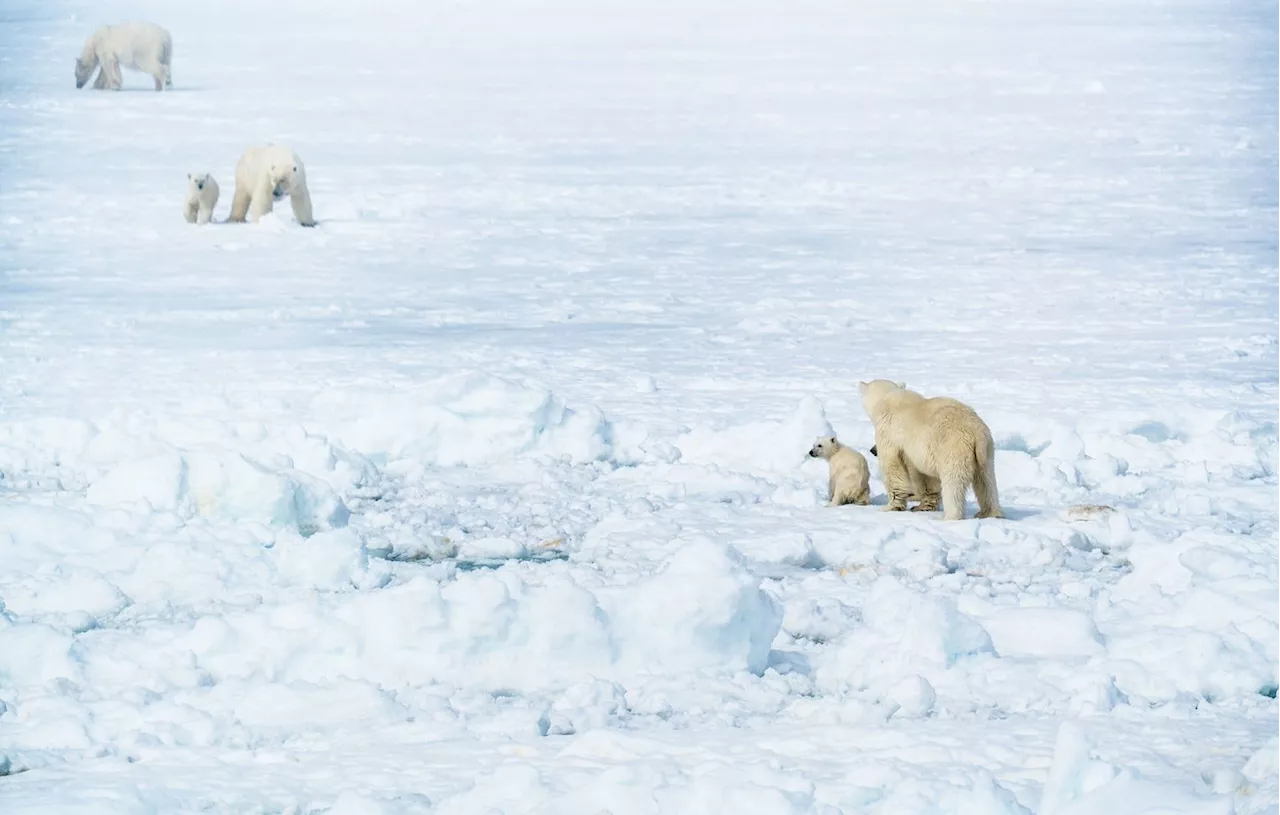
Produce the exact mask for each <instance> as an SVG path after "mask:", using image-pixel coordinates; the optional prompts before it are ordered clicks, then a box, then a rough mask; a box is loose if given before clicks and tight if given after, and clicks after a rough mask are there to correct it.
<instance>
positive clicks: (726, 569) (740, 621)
mask: <svg viewBox="0 0 1280 815" xmlns="http://www.w3.org/2000/svg"><path fill="white" fill-rule="evenodd" d="M612 616H613V617H614V619H615V623H616V625H617V626H618V628H619V630H620V631H621V632H622V641H623V646H624V648H625V649H626V650H624V652H623V654H622V657H623V660H624V662H629V663H630V666H631V667H632V668H634V669H636V670H639V671H658V672H661V671H665V670H689V669H704V670H707V669H718V670H725V671H730V672H732V671H740V670H748V671H751V672H752V673H756V674H759V673H761V672H763V671H764V668H765V665H766V664H767V663H768V660H769V646H770V645H771V643H772V642H773V638H774V637H775V636H777V633H778V630H779V629H780V628H781V626H782V609H781V607H780V606H779V605H778V604H777V603H776V602H775V601H774V600H773V598H772V597H770V596H769V595H768V594H766V593H765V592H764V591H762V590H761V588H760V580H759V579H758V578H756V577H754V576H752V575H751V574H750V572H748V571H747V568H746V565H745V561H744V560H743V558H742V556H741V555H740V554H739V553H738V552H737V550H735V549H732V548H730V547H728V546H725V545H723V544H718V543H713V542H711V541H694V542H691V543H688V544H686V545H685V546H683V547H682V548H681V549H679V550H678V551H677V552H676V553H675V554H674V555H673V556H672V557H671V558H670V559H669V560H668V561H667V562H666V563H665V564H664V565H663V567H662V568H661V569H660V570H659V571H658V573H657V574H656V575H654V576H653V577H652V578H651V579H649V580H648V581H647V582H645V583H642V584H640V585H639V586H637V587H636V588H635V589H634V590H632V591H631V592H629V593H628V594H627V595H625V596H623V597H622V598H621V599H620V601H619V603H618V608H617V609H616V610H615V611H614V612H613V614H612Z"/></svg>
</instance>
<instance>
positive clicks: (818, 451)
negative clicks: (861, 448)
mask: <svg viewBox="0 0 1280 815" xmlns="http://www.w3.org/2000/svg"><path fill="white" fill-rule="evenodd" d="M809 457H810V458H825V459H826V460H827V467H828V470H829V472H830V478H829V480H828V489H829V491H830V494H831V503H830V504H829V505H828V506H833V507H838V506H840V505H842V504H859V505H862V506H865V505H867V504H869V503H871V470H869V469H868V468H867V460H866V458H864V457H863V455H862V453H859V452H858V451H857V450H854V449H853V448H852V447H845V446H844V445H843V444H841V443H840V442H839V441H837V440H836V437H835V436H820V437H819V438H818V440H817V441H816V442H814V443H813V447H811V448H810V449H809Z"/></svg>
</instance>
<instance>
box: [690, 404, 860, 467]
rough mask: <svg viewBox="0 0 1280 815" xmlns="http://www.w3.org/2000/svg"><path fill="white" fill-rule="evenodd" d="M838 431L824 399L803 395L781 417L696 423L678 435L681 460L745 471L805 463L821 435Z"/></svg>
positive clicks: (797, 465)
mask: <svg viewBox="0 0 1280 815" xmlns="http://www.w3.org/2000/svg"><path fill="white" fill-rule="evenodd" d="M834 432H835V431H834V430H832V429H831V423H830V422H828V421H827V416H826V412H825V411H824V410H823V407H822V403H821V402H819V401H818V400H817V399H813V398H811V397H809V398H805V399H802V400H801V401H800V403H799V404H798V405H796V408H795V410H794V411H792V413H791V415H790V416H788V417H786V418H785V419H782V420H780V421H760V422H748V423H746V424H740V425H733V426H730V427H722V428H710V427H695V428H694V429H692V430H690V431H688V432H687V433H684V434H683V435H681V436H679V437H678V438H677V439H676V442H675V445H676V447H677V448H678V449H679V450H680V460H681V461H683V462H685V463H686V464H702V465H707V466H715V467H721V468H724V469H728V470H737V471H741V472H748V473H750V472H757V471H760V470H766V471H772V472H785V471H789V470H794V469H796V468H798V467H799V466H800V465H802V464H803V463H804V462H805V460H806V458H807V455H808V453H809V450H810V448H812V447H813V441H814V439H816V438H817V437H819V436H830V435H832V434H833V433H834Z"/></svg>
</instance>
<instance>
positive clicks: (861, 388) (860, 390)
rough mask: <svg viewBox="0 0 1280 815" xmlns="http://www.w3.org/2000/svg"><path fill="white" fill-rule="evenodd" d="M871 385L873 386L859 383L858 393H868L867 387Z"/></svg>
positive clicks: (867, 383) (868, 383)
mask: <svg viewBox="0 0 1280 815" xmlns="http://www.w3.org/2000/svg"><path fill="white" fill-rule="evenodd" d="M870 384H871V383H870V382H859V383H858V393H866V392H867V386H868V385H870Z"/></svg>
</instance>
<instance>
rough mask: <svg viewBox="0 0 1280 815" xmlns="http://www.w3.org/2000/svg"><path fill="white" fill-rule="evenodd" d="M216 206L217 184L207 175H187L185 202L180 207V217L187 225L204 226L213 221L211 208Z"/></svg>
mask: <svg viewBox="0 0 1280 815" xmlns="http://www.w3.org/2000/svg"><path fill="white" fill-rule="evenodd" d="M217 205H218V182H217V181H214V180H213V176H212V175H210V174H209V173H201V174H199V175H193V174H191V173H187V201H186V203H185V204H184V205H183V207H182V217H183V218H186V219H187V223H189V224H200V225H201V226H204V225H205V224H207V223H209V221H211V220H212V219H213V208H214V207H216V206H217Z"/></svg>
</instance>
